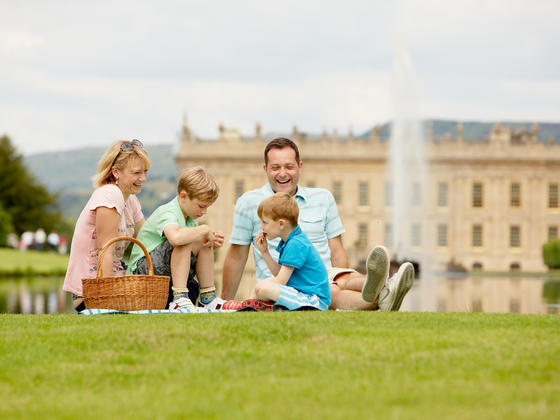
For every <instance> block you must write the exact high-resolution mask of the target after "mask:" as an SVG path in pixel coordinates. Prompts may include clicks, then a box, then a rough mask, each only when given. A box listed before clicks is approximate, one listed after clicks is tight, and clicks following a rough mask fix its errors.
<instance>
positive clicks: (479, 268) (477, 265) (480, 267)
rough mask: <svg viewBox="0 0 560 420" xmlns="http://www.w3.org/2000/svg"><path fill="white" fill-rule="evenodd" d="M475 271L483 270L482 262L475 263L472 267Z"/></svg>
mask: <svg viewBox="0 0 560 420" xmlns="http://www.w3.org/2000/svg"><path fill="white" fill-rule="evenodd" d="M472 269H473V271H481V270H482V263H481V262H474V263H473V265H472Z"/></svg>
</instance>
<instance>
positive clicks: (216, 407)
mask: <svg viewBox="0 0 560 420" xmlns="http://www.w3.org/2000/svg"><path fill="white" fill-rule="evenodd" d="M0 331H1V339H0V401H1V404H0V418H10V419H12V418H25V419H28V418H69V419H70V418H86V419H87V418H91V419H99V418H119V419H128V418H142V419H152V418H162V419H163V418H189V419H256V418H263V419H358V418H365V419H373V418H375V419H386V418H397V419H399V418H402V419H418V418H421V419H424V418H425V419H432V418H434V419H442V418H453V419H480V418H493V419H494V418H498V419H511V418H514V419H517V418H526V419H529V418H530V419H535V418H541V419H550V418H554V417H557V416H558V413H560V317H558V316H554V315H535V316H533V315H513V314H483V313H461V314H457V313H412V312H411V313H406V312H397V313H380V312H307V313H302V312H291V313H282V312H280V313H231V314H198V315H197V314H195V315H192V314H183V315H144V316H143V315H102V316H91V317H86V316H77V315H0ZM554 413H556V414H554Z"/></svg>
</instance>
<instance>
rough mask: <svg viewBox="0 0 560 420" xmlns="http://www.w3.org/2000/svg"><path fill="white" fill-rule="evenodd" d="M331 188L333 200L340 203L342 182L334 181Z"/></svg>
mask: <svg viewBox="0 0 560 420" xmlns="http://www.w3.org/2000/svg"><path fill="white" fill-rule="evenodd" d="M332 190H333V197H334V201H336V204H342V182H340V181H334V182H333V185H332Z"/></svg>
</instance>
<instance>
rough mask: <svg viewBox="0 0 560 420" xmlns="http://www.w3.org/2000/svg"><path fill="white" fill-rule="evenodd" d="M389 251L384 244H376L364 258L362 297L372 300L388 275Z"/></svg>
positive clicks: (367, 300) (368, 300) (375, 297)
mask: <svg viewBox="0 0 560 420" xmlns="http://www.w3.org/2000/svg"><path fill="white" fill-rule="evenodd" d="M389 264H390V261H389V253H388V252H387V249H386V248H385V247H384V246H381V245H380V246H376V247H375V248H373V249H372V250H371V252H370V253H369V255H368V257H367V260H366V270H367V271H366V280H365V281H364V285H363V286H362V298H363V299H364V300H365V301H366V302H374V301H375V299H377V296H379V292H380V291H381V288H382V287H383V284H385V280H386V279H387V276H388V275H389Z"/></svg>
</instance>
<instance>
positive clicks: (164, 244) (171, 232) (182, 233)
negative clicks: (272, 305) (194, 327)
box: [128, 167, 225, 311]
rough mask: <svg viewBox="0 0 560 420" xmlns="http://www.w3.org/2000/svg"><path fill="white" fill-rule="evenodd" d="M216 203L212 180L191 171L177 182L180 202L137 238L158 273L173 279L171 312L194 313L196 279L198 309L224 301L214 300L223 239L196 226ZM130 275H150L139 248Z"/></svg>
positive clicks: (163, 209)
mask: <svg viewBox="0 0 560 420" xmlns="http://www.w3.org/2000/svg"><path fill="white" fill-rule="evenodd" d="M217 198H218V186H217V185H216V182H215V180H214V178H213V177H212V175H210V174H209V173H208V172H206V171H205V170H204V169H203V168H200V167H195V168H190V169H187V170H185V171H184V172H183V173H182V174H181V176H180V177H179V181H178V185H177V197H175V198H174V199H173V200H171V201H170V202H168V203H167V204H163V205H161V206H159V207H158V208H157V209H156V210H155V211H154V212H153V213H152V215H151V216H150V217H148V219H147V220H146V222H145V223H144V225H143V226H142V228H141V229H140V232H139V233H138V237H137V239H138V240H139V241H140V242H142V243H143V244H144V246H145V247H146V249H147V251H148V252H149V254H150V257H151V259H152V265H153V267H154V274H157V275H167V276H170V277H171V284H170V296H169V299H170V300H171V298H172V300H171V301H170V302H169V309H188V310H191V311H196V308H195V306H194V304H193V302H192V301H191V299H190V298H189V290H188V288H187V284H193V280H194V275H195V274H196V277H197V278H198V282H199V283H200V295H199V297H198V300H197V304H198V305H199V306H202V307H206V308H209V309H221V307H222V304H223V303H224V302H225V301H224V300H222V299H221V298H219V297H216V288H215V286H214V249H215V248H218V247H220V246H222V244H223V243H224V234H223V232H216V231H213V230H212V229H210V227H209V226H208V225H198V223H197V221H196V219H198V218H199V217H202V216H203V215H204V214H206V211H207V209H208V207H210V205H212V204H213V203H214V202H215V201H216V199H217ZM128 270H129V271H130V272H132V273H134V274H148V268H147V263H146V257H145V256H144V253H143V251H142V249H141V248H140V247H139V246H138V245H134V247H133V248H132V253H131V256H130V265H129V267H128ZM194 284H196V283H194ZM191 296H192V294H191Z"/></svg>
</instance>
